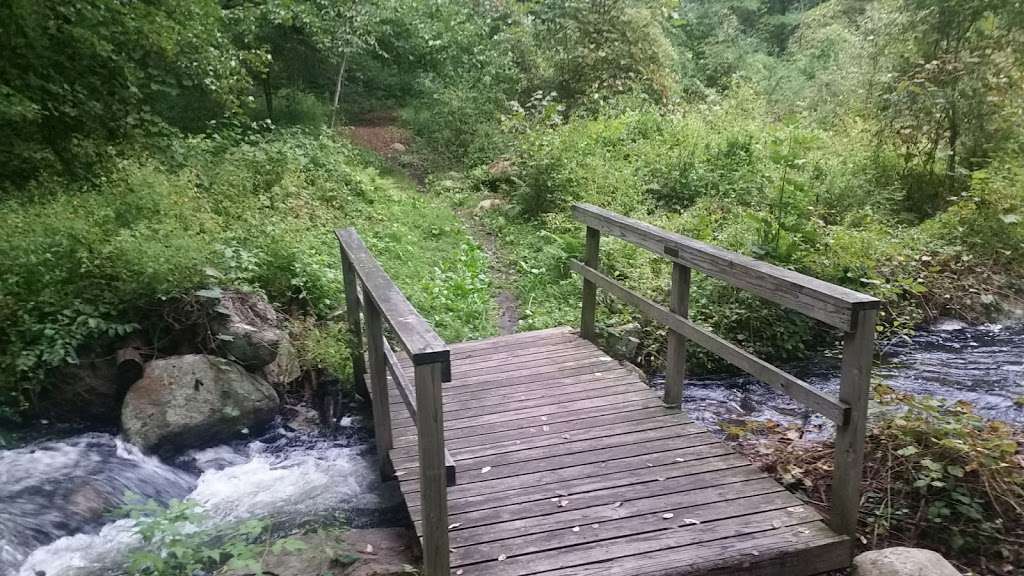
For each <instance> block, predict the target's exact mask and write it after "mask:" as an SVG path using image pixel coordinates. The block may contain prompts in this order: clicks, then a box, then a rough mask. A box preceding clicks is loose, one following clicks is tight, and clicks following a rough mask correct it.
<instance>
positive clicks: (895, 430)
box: [743, 386, 1024, 574]
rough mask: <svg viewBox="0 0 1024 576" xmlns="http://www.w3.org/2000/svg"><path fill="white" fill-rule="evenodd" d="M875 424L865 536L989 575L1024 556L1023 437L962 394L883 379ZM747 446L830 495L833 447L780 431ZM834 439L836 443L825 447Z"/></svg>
mask: <svg viewBox="0 0 1024 576" xmlns="http://www.w3.org/2000/svg"><path fill="white" fill-rule="evenodd" d="M876 394H877V399H878V401H879V410H878V411H877V412H875V413H873V414H874V420H875V421H874V423H873V424H872V425H871V426H870V427H869V430H868V436H867V445H866V454H865V463H866V470H865V475H864V480H863V485H862V492H863V495H864V496H863V500H862V505H861V511H862V514H861V518H862V523H861V534H862V542H863V543H864V544H866V545H867V546H868V547H869V548H881V547H886V546H899V545H907V546H920V547H926V548H932V549H936V550H939V551H941V552H943V553H945V554H946V555H947V556H948V557H949V558H952V559H955V560H957V561H959V562H960V563H962V564H963V565H965V566H969V567H971V568H973V569H976V570H979V571H980V572H981V573H985V574H1009V573H1014V569H1015V567H1016V568H1017V569H1019V568H1020V567H1021V566H1022V563H1024V556H1021V548H1020V546H1019V545H1018V543H1019V542H1020V540H1021V538H1022V537H1024V520H1022V519H1024V514H1022V512H1024V466H1022V463H1021V459H1022V458H1024V453H1022V450H1024V438H1022V437H1021V434H1020V431H1019V430H1015V429H1014V428H1013V427H1011V426H1010V425H1008V424H1006V423H1004V422H998V421H989V420H985V419H983V418H981V417H980V416H978V415H977V414H975V413H974V412H973V410H972V408H971V406H970V405H969V404H967V403H965V402H956V403H952V404H950V403H947V402H943V401H942V400H940V399H934V398H927V397H914V396H911V395H908V394H902V393H898V392H896V391H894V390H892V389H890V388H888V387H886V386H880V387H878V389H877V390H876ZM781 432H782V433H781V434H775V433H773V434H770V435H769V436H768V437H767V438H760V439H756V438H755V439H750V440H746V441H744V443H743V446H744V451H745V452H747V453H748V454H750V455H751V456H752V457H754V458H755V459H758V460H760V461H761V462H762V464H763V465H764V466H765V467H766V468H768V469H769V470H770V471H771V472H773V473H774V474H775V475H776V476H777V477H779V478H780V479H781V480H782V481H784V482H786V483H788V484H790V485H792V486H793V487H795V488H798V489H801V490H807V491H811V492H812V498H813V499H814V500H816V501H823V500H826V499H827V498H828V491H829V490H830V488H829V487H830V482H831V473H832V450H831V449H822V446H821V445H820V444H817V443H808V442H801V441H798V440H795V438H797V437H798V435H793V434H790V433H789V432H788V431H781ZM828 448H830V446H829V447H828Z"/></svg>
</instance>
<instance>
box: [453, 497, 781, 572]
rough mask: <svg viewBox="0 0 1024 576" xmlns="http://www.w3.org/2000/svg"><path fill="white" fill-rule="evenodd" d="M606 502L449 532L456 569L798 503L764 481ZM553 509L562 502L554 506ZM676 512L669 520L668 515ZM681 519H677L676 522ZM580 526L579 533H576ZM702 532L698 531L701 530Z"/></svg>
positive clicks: (767, 510) (740, 515)
mask: <svg viewBox="0 0 1024 576" xmlns="http://www.w3.org/2000/svg"><path fill="white" fill-rule="evenodd" d="M671 496H672V498H666V497H655V498H643V499H639V500H633V501H629V502H623V503H622V504H621V505H619V506H618V507H617V508H613V507H612V506H611V505H608V504H605V505H603V506H595V507H593V508H588V509H585V510H579V511H574V512H566V513H560V514H551V515H549V516H544V517H541V518H527V519H523V520H516V521H512V522H504V523H501V524H494V525H490V526H484V527H481V528H471V529H462V528H459V529H458V530H456V531H454V532H453V533H452V534H451V543H452V547H453V548H455V553H454V554H452V565H453V566H464V565H466V564H473V563H476V562H486V561H488V560H491V559H494V558H497V557H498V556H500V555H501V554H508V551H510V550H511V551H514V553H515V554H516V555H526V554H534V553H538V552H545V551H548V550H553V549H556V548H566V547H569V546H573V547H576V546H580V545H584V544H589V543H594V542H599V541H602V540H611V539H613V538H621V537H628V536H636V535H640V534H644V533H649V532H664V531H665V529H666V524H669V526H672V525H673V524H672V523H673V522H682V521H684V519H685V520H696V521H698V522H700V523H702V524H705V523H708V522H714V521H720V520H724V519H727V518H736V517H743V516H750V515H753V514H758V513H763V512H771V511H773V510H779V509H785V508H788V507H792V506H798V505H799V501H798V500H797V499H796V498H794V497H793V495H792V494H790V493H788V492H786V491H785V490H783V489H782V487H781V486H779V485H778V484H777V483H776V482H774V481H772V480H770V479H768V478H762V479H759V480H750V481H747V482H739V483H737V484H735V485H728V486H727V487H724V486H714V487H711V488H705V489H701V490H694V491H692V492H684V493H679V494H672V495H671ZM551 505H552V506H553V507H557V506H558V504H556V503H554V502H552V503H551ZM666 514H672V518H669V519H667V520H666V519H665V518H664V515H666ZM677 517H678V520H676V518H677ZM575 528H578V530H575ZM698 529H699V528H698Z"/></svg>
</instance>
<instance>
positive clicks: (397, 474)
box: [395, 470, 408, 477]
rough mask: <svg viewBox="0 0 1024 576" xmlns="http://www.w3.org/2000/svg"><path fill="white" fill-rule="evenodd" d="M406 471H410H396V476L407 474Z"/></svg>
mask: <svg viewBox="0 0 1024 576" xmlns="http://www.w3.org/2000/svg"><path fill="white" fill-rule="evenodd" d="M406 472H408V470H402V471H400V472H395V476H396V477H397V476H401V475H402V474H405V473H406Z"/></svg>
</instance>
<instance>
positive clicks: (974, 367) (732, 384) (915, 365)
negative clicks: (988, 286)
mask: <svg viewBox="0 0 1024 576" xmlns="http://www.w3.org/2000/svg"><path fill="white" fill-rule="evenodd" d="M787 369H788V370H789V371H790V372H792V373H793V374H795V375H796V376H799V377H800V378H802V379H804V380H805V381H807V382H808V383H810V384H812V385H813V386H815V387H817V388H819V389H821V390H825V391H827V392H829V393H831V394H838V392H839V371H838V367H837V365H836V363H835V362H820V363H812V364H803V365H797V366H789V367H787ZM874 376H875V377H876V378H877V379H881V380H883V381H885V382H886V383H888V384H889V385H890V386H892V387H893V388H895V389H897V390H900V391H903V392H909V393H912V394H916V395H927V396H934V397H936V398H941V399H945V400H948V401H949V402H955V401H958V400H966V401H968V402H970V403H971V404H973V405H974V407H975V408H976V409H977V412H978V413H979V414H981V415H983V416H985V417H988V418H993V419H999V420H1005V421H1007V422H1012V423H1014V424H1016V425H1019V426H1024V407H1022V406H1020V405H1019V402H1020V400H1021V399H1022V398H1024V324H1016V325H1013V326H1002V325H995V324H987V325H984V326H976V327H967V326H965V325H963V324H960V323H957V322H955V321H944V322H940V323H938V324H936V325H935V326H933V327H932V328H930V329H928V330H925V331H922V332H919V333H918V334H917V335H915V336H914V338H913V339H900V340H895V341H893V342H890V343H888V344H887V345H886V346H885V347H884V350H883V357H882V361H881V363H880V364H879V365H877V366H876V367H875V369H874ZM662 383H663V380H659V379H655V381H654V382H653V384H654V385H656V386H660V385H661V384H662ZM1015 402H1016V403H1015ZM683 403H684V406H685V408H686V411H687V412H688V413H689V414H690V415H691V416H692V417H693V418H694V419H695V420H697V421H699V422H702V423H704V424H705V425H707V426H709V427H711V428H713V429H720V427H721V425H723V424H725V425H728V424H734V425H742V424H744V423H745V422H748V421H765V420H773V421H775V422H779V423H781V424H797V425H801V426H802V427H803V428H804V431H805V434H806V435H807V436H809V437H816V436H824V435H830V434H831V432H832V431H831V426H830V422H828V421H826V420H825V419H824V418H822V417H821V416H819V415H816V414H812V413H810V412H809V411H807V410H806V409H804V408H802V407H801V406H800V405H798V404H796V403H795V402H793V401H792V400H791V399H790V398H789V397H788V396H784V395H782V394H778V393H776V392H774V391H773V390H772V389H771V388H769V387H768V386H766V385H765V384H762V383H760V382H758V381H756V380H755V379H754V378H751V377H749V376H728V377H709V378H696V379H692V380H689V381H688V382H687V385H686V388H685V397H684V400H683Z"/></svg>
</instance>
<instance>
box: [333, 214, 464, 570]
mask: <svg viewBox="0 0 1024 576" xmlns="http://www.w3.org/2000/svg"><path fill="white" fill-rule="evenodd" d="M336 234H337V236H338V241H339V242H340V243H341V267H342V273H343V275H344V280H345V303H346V306H347V308H348V321H349V329H350V337H351V341H350V350H351V351H352V369H353V373H354V374H355V377H356V378H362V377H363V376H362V375H363V374H368V375H369V379H370V382H369V390H370V397H371V401H372V404H373V431H374V436H375V437H376V442H377V454H378V455H379V458H380V464H381V474H382V475H384V476H389V475H391V473H392V471H391V463H390V461H389V457H388V455H389V453H390V451H391V449H392V448H393V447H394V443H393V439H392V435H391V407H390V399H389V396H388V374H389V373H390V375H391V380H392V382H393V383H394V385H395V388H396V389H397V390H398V393H399V396H401V398H402V400H403V402H404V403H405V407H406V409H407V410H408V412H409V417H410V418H411V419H412V421H413V424H414V425H415V426H416V436H417V444H418V451H419V467H420V504H421V507H422V508H421V509H422V517H423V534H422V536H423V540H422V544H423V571H424V574H426V575H428V576H441V575H445V576H447V575H448V573H449V556H448V554H449V550H448V489H447V488H448V486H451V485H454V484H455V480H456V478H455V464H454V461H453V460H452V458H451V456H450V455H449V454H448V451H447V450H445V447H444V418H443V412H442V406H441V383H442V382H449V381H451V360H450V353H449V349H448V345H447V344H445V342H444V340H442V339H441V337H440V336H438V335H437V333H436V332H434V330H433V328H431V327H430V325H429V324H428V323H427V321H426V320H424V319H423V317H422V316H420V315H419V313H418V312H416V309H415V308H413V307H412V304H410V303H409V301H408V300H407V299H406V298H405V296H404V295H403V294H402V292H401V291H400V290H399V289H398V287H397V286H395V284H394V282H392V281H391V278H389V277H388V275H387V274H386V273H385V272H384V269H383V268H381V266H380V264H379V263H378V262H377V260H376V259H374V257H373V255H372V254H370V251H369V250H368V249H367V248H366V245H365V244H363V241H362V239H360V238H359V234H357V233H356V231H355V230H354V229H352V228H346V229H344V230H338V231H337V232H336ZM360 311H362V316H363V318H364V319H365V321H366V348H365V352H366V362H364V360H363V352H364V348H363V331H362V324H361V322H360ZM385 321H386V322H387V324H388V325H390V326H391V333H392V334H393V335H394V337H395V340H396V341H397V343H398V345H399V347H400V348H401V349H402V350H403V351H404V352H405V354H407V355H408V356H409V358H410V359H411V360H412V364H413V376H414V377H413V380H414V382H413V384H412V386H410V384H409V381H408V377H407V376H406V373H405V372H404V371H403V370H402V367H401V365H400V364H399V361H398V357H397V355H396V354H395V351H394V350H392V348H391V345H390V344H389V343H388V341H387V339H386V338H385V336H384V322H385Z"/></svg>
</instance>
